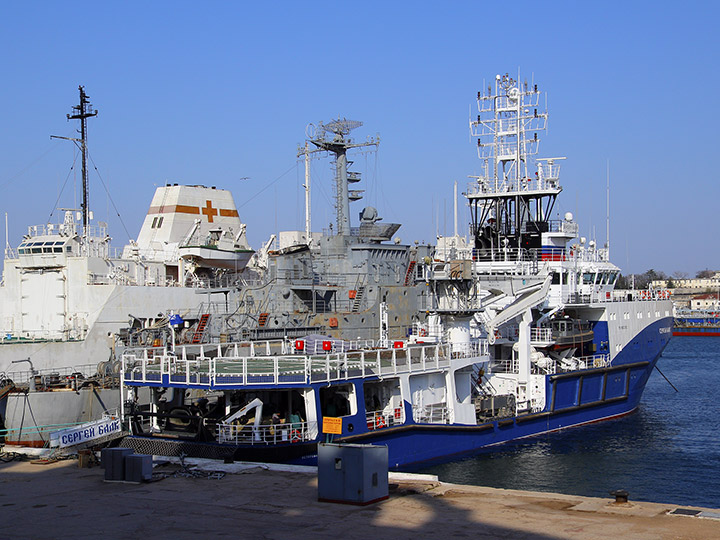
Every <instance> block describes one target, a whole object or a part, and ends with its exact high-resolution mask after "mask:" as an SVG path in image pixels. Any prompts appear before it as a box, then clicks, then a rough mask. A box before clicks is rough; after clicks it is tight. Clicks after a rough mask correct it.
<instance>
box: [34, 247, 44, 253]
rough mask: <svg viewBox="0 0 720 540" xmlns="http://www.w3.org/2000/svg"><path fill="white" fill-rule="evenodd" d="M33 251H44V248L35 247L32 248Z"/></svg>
mask: <svg viewBox="0 0 720 540" xmlns="http://www.w3.org/2000/svg"><path fill="white" fill-rule="evenodd" d="M32 252H33V253H42V248H39V247H34V248H32Z"/></svg>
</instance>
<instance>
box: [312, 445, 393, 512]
mask: <svg viewBox="0 0 720 540" xmlns="http://www.w3.org/2000/svg"><path fill="white" fill-rule="evenodd" d="M387 498H388V449H387V446H374V445H372V444H333V443H325V444H323V443H321V444H318V500H319V501H324V502H338V503H345V504H358V505H365V504H371V503H374V502H377V501H381V500H383V499H387Z"/></svg>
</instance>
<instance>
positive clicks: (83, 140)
mask: <svg viewBox="0 0 720 540" xmlns="http://www.w3.org/2000/svg"><path fill="white" fill-rule="evenodd" d="M78 89H79V90H80V104H79V105H73V112H72V113H71V114H68V115H67V119H68V120H80V141H79V142H80V150H81V152H82V192H83V200H82V207H81V208H82V219H83V231H84V232H85V234H87V230H88V223H89V208H88V204H89V201H88V173H87V119H88V118H90V117H91V116H97V113H98V112H97V110H93V109H92V105H90V102H89V101H88V98H89V96H88V95H87V94H86V93H85V87H84V86H82V85H80V86H78ZM75 140H76V139H75Z"/></svg>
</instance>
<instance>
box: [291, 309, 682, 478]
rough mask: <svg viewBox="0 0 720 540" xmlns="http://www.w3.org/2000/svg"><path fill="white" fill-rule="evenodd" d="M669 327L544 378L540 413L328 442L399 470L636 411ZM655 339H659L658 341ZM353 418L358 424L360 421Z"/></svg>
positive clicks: (407, 427)
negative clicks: (381, 451)
mask: <svg viewBox="0 0 720 540" xmlns="http://www.w3.org/2000/svg"><path fill="white" fill-rule="evenodd" d="M670 325H671V319H664V320H660V321H657V322H656V323H654V324H652V325H650V326H648V327H647V328H645V330H644V331H643V332H642V333H641V334H639V335H638V336H636V338H635V339H634V340H633V341H632V343H630V344H628V346H627V347H625V348H624V349H623V351H621V353H620V354H618V355H617V356H616V358H615V361H614V362H613V365H612V366H609V367H605V368H598V369H592V370H584V371H577V372H569V373H561V374H556V375H548V376H547V377H546V391H547V393H546V395H547V396H549V399H548V405H547V407H546V409H545V410H544V411H542V412H540V413H534V414H527V415H521V416H515V417H509V418H504V419H500V420H495V421H492V422H487V423H485V424H481V425H477V426H469V425H445V424H416V423H413V422H412V420H408V422H407V423H405V424H403V425H401V426H397V427H389V428H385V429H382V430H377V431H369V432H367V433H362V434H358V435H349V436H343V437H338V438H336V439H335V441H334V442H347V443H365V444H380V445H387V446H388V454H389V464H390V467H391V468H393V469H403V468H409V467H412V466H414V465H417V464H420V463H426V462H431V461H438V460H448V459H452V458H458V457H462V456H465V455H470V454H472V453H474V452H477V451H479V450H482V449H484V448H488V447H492V446H495V445H499V444H503V443H506V442H508V441H512V440H516V439H522V438H526V437H533V436H536V435H540V434H543V433H548V432H552V431H557V430H560V429H566V428H570V427H575V426H581V425H583V424H589V423H594V422H600V421H604V420H610V419H613V418H618V417H621V416H624V415H626V414H630V413H631V412H633V411H634V410H635V409H636V408H637V406H638V404H639V402H640V398H641V397H642V393H643V391H644V389H645V385H646V383H647V381H648V378H649V377H650V374H651V373H652V371H653V369H654V368H655V364H656V363H657V360H658V359H659V358H660V355H661V354H662V351H663V349H664V348H665V346H666V345H667V343H668V342H669V340H670V334H669V332H666V333H662V332H661V331H660V329H661V328H668V327H669V326H670ZM658 335H659V336H661V337H660V338H659V339H658V337H657V336H658ZM405 408H406V410H405V413H406V417H407V418H409V419H410V418H412V414H411V410H410V405H409V404H408V403H407V402H406V403H405ZM355 420H357V422H360V423H362V420H363V419H361V418H357V419H355ZM352 422H353V418H347V419H346V420H345V422H344V426H347V424H348V423H352ZM315 458H316V456H315V455H311V456H304V457H303V458H302V459H299V460H293V462H294V463H297V464H304V465H311V464H315Z"/></svg>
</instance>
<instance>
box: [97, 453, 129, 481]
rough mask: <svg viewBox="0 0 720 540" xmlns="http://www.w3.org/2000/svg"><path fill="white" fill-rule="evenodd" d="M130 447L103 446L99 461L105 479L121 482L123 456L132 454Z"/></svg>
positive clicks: (123, 464) (123, 470) (123, 476)
mask: <svg viewBox="0 0 720 540" xmlns="http://www.w3.org/2000/svg"><path fill="white" fill-rule="evenodd" d="M133 453H134V451H133V449H132V448H103V450H102V453H101V454H100V456H101V457H100V463H101V465H102V467H103V469H105V480H107V481H108V482H123V481H124V480H125V457H126V456H129V455H131V454H133Z"/></svg>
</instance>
